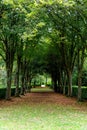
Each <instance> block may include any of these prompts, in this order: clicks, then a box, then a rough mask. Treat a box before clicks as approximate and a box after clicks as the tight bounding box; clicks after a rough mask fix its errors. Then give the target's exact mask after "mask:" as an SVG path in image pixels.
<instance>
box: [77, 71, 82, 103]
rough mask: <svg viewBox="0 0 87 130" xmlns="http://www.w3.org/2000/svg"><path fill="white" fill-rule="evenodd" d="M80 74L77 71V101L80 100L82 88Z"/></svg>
mask: <svg viewBox="0 0 87 130" xmlns="http://www.w3.org/2000/svg"><path fill="white" fill-rule="evenodd" d="M81 76H82V74H81V72H79V74H78V101H82V90H81V84H82V77H81Z"/></svg>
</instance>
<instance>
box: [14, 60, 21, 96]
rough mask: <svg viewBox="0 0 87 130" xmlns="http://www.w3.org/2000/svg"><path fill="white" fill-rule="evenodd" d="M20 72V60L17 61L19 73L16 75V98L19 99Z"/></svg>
mask: <svg viewBox="0 0 87 130" xmlns="http://www.w3.org/2000/svg"><path fill="white" fill-rule="evenodd" d="M19 71H20V59H19V58H18V59H17V73H16V89H15V96H16V97H19V95H20V94H19Z"/></svg>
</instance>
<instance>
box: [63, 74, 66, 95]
mask: <svg viewBox="0 0 87 130" xmlns="http://www.w3.org/2000/svg"><path fill="white" fill-rule="evenodd" d="M63 94H64V95H65V94H66V74H65V73H64V84H63Z"/></svg>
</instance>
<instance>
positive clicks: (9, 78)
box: [6, 65, 12, 100]
mask: <svg viewBox="0 0 87 130" xmlns="http://www.w3.org/2000/svg"><path fill="white" fill-rule="evenodd" d="M6 70H7V88H6V100H10V98H11V80H12V69H11V68H10V66H9V65H8V66H6Z"/></svg>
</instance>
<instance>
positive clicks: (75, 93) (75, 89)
mask: <svg viewBox="0 0 87 130" xmlns="http://www.w3.org/2000/svg"><path fill="white" fill-rule="evenodd" d="M67 93H68V88H67V87H66V93H65V94H67ZM72 96H73V97H77V96H78V86H73V88H72ZM82 99H87V87H82Z"/></svg>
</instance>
